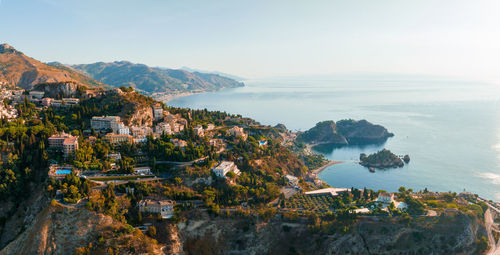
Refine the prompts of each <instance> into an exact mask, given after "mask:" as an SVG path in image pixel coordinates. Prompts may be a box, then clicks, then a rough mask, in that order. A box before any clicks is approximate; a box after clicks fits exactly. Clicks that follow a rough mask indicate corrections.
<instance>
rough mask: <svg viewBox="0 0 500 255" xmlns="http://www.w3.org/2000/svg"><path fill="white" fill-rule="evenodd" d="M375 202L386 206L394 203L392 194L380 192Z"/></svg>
mask: <svg viewBox="0 0 500 255" xmlns="http://www.w3.org/2000/svg"><path fill="white" fill-rule="evenodd" d="M377 202H379V203H387V204H390V203H392V202H394V193H386V192H381V193H380V194H379V195H378V197H377Z"/></svg>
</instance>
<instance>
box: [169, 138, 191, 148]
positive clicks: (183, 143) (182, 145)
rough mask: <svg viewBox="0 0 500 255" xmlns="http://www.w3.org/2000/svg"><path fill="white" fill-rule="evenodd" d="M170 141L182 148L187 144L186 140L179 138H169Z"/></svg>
mask: <svg viewBox="0 0 500 255" xmlns="http://www.w3.org/2000/svg"><path fill="white" fill-rule="evenodd" d="M170 142H171V143H173V144H174V145H175V146H176V147H181V148H182V147H186V146H187V142H186V141H184V140H181V139H171V140H170Z"/></svg>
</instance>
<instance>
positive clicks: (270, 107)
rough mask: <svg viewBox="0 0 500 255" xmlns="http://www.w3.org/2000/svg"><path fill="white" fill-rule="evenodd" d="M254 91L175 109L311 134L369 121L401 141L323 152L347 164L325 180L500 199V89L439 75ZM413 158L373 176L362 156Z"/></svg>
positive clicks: (207, 96)
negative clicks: (385, 152) (335, 124)
mask: <svg viewBox="0 0 500 255" xmlns="http://www.w3.org/2000/svg"><path fill="white" fill-rule="evenodd" d="M245 84H246V86H245V87H242V88H236V89H226V90H222V91H218V92H212V93H204V94H196V95H192V96H187V97H181V98H177V99H174V100H172V101H170V102H168V104H169V105H172V106H178V107H189V108H194V109H203V108H207V109H209V110H221V111H227V112H230V113H237V114H242V115H243V116H247V117H251V118H254V119H255V120H257V121H259V122H261V123H262V124H268V125H276V124H278V123H283V124H285V125H286V126H287V128H289V129H291V130H295V131H296V130H302V131H304V130H307V129H309V128H311V127H313V126H314V125H315V124H316V123H317V122H319V121H322V120H335V121H337V120H340V119H348V118H352V119H356V120H359V119H366V120H368V121H370V122H372V123H375V124H380V125H383V126H384V127H386V128H387V129H388V130H389V131H390V132H393V133H394V134H395V136H394V137H393V138H390V139H389V140H387V142H386V143H385V144H380V145H371V146H361V147H360V146H349V147H343V148H334V147H332V146H321V147H319V148H315V151H316V152H319V153H322V154H324V155H325V156H326V157H327V158H328V159H333V160H339V161H344V163H342V164H338V165H333V166H330V167H328V168H326V169H325V170H324V171H323V172H322V173H321V174H320V175H319V177H320V178H321V179H322V180H324V181H326V182H327V183H328V184H330V185H332V186H334V187H347V188H350V187H357V188H363V187H367V188H372V189H384V190H387V191H396V190H397V189H398V188H399V187H400V186H405V187H407V188H413V189H414V190H421V189H424V188H428V189H429V190H433V191H455V192H461V191H463V190H464V189H465V190H466V191H470V192H473V193H477V194H479V195H480V196H482V197H484V198H487V199H493V200H496V201H500V87H499V86H497V85H492V84H487V83H479V82H460V81H450V80H444V79H436V78H432V77H406V76H388V77H384V76H362V77H356V76H343V77H340V76H339V77H333V78H332V77H327V78H324V79H321V78H314V79H313V78H302V79H284V78H283V79H272V80H271V79H269V80H250V81H246V82H245ZM382 148H387V149H390V150H391V151H392V152H394V153H395V154H398V155H401V154H409V155H410V157H411V161H410V163H409V164H408V165H406V166H405V167H403V168H398V169H389V170H377V171H376V172H375V173H370V172H369V171H368V169H367V168H364V167H362V166H360V165H359V164H357V163H356V161H357V160H358V158H359V154H360V153H367V154H368V153H373V152H376V151H378V150H381V149H382Z"/></svg>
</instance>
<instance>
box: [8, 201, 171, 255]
mask: <svg viewBox="0 0 500 255" xmlns="http://www.w3.org/2000/svg"><path fill="white" fill-rule="evenodd" d="M124 227H125V226H124V225H123V224H122V223H120V222H118V221H116V220H113V219H112V218H111V217H110V216H107V215H103V214H99V213H95V212H91V211H88V210H85V209H73V208H67V207H63V206H60V205H56V206H48V207H46V208H45V209H43V210H42V211H41V212H40V213H39V214H38V215H37V216H36V218H35V219H34V221H33V222H32V224H31V225H29V226H27V228H26V230H25V231H24V232H23V233H22V234H20V235H19V236H18V237H17V238H16V239H15V240H14V241H13V242H11V243H9V244H8V245H7V246H6V247H5V248H4V249H3V250H1V251H0V254H1V255H8V254H74V253H75V250H76V249H78V248H80V247H87V246H88V244H89V243H92V244H93V245H92V246H93V247H94V248H93V251H96V253H98V252H99V251H101V250H102V252H103V253H102V254H104V252H106V251H107V250H108V248H109V247H112V249H113V250H114V251H115V252H116V254H125V253H128V252H130V250H131V249H133V250H134V251H135V252H136V253H137V254H145V253H147V254H163V253H162V252H161V249H160V247H159V246H157V245H156V244H155V243H154V242H153V241H152V240H151V239H149V238H148V237H146V236H144V235H143V234H142V233H141V232H140V231H138V230H135V232H132V233H127V232H124V231H123V229H124ZM100 236H103V237H105V238H104V240H102V241H99V237H100ZM131 247H132V248H131ZM99 254H100V253H99Z"/></svg>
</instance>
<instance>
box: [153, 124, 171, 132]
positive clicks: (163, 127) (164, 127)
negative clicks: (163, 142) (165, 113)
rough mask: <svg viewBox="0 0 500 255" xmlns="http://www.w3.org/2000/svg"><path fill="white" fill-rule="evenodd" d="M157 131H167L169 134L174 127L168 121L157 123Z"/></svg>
mask: <svg viewBox="0 0 500 255" xmlns="http://www.w3.org/2000/svg"><path fill="white" fill-rule="evenodd" d="M155 133H157V134H163V133H165V134H167V135H171V134H172V129H171V128H170V124H168V123H166V122H162V123H158V125H156V127H155Z"/></svg>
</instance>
